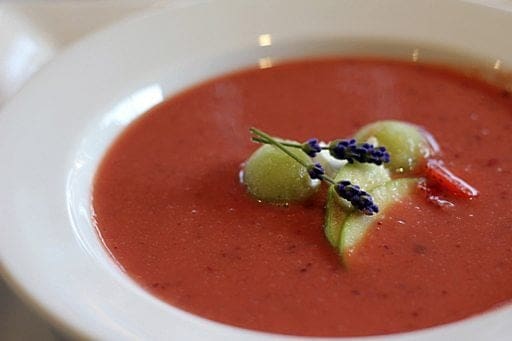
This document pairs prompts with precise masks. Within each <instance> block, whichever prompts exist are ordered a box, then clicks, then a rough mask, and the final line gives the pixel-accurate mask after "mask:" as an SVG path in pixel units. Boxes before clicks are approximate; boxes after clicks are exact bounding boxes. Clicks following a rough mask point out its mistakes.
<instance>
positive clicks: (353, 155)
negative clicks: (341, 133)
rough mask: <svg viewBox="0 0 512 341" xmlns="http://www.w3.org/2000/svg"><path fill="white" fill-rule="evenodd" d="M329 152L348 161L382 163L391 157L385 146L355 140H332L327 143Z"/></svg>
mask: <svg viewBox="0 0 512 341" xmlns="http://www.w3.org/2000/svg"><path fill="white" fill-rule="evenodd" d="M329 153H330V154H331V155H332V156H333V157H335V158H336V159H340V160H347V161H348V162H349V163H354V161H357V162H366V163H374V164H376V165H382V164H383V163H388V162H389V161H390V159H391V157H390V155H389V153H388V152H387V150H386V148H385V147H377V148H376V147H374V146H373V145H372V144H369V143H356V140H354V139H351V140H334V141H332V142H331V143H330V144H329Z"/></svg>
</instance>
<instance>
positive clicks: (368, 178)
mask: <svg viewBox="0 0 512 341" xmlns="http://www.w3.org/2000/svg"><path fill="white" fill-rule="evenodd" d="M342 180H348V181H350V182H352V183H353V184H357V185H358V186H359V187H361V188H362V189H364V190H365V191H369V190H371V189H373V188H374V187H376V186H379V185H382V184H383V183H386V182H388V181H389V180H391V178H390V175H389V170H388V169H386V168H384V167H383V166H377V165H374V164H369V163H353V164H348V165H345V166H344V167H343V168H341V169H340V171H339V172H338V174H337V175H336V178H335V181H342ZM353 210H354V209H353V207H352V205H351V204H350V203H349V202H348V201H346V200H344V199H342V198H340V197H339V196H338V195H337V194H336V192H335V191H334V188H333V186H331V187H330V188H329V192H328V193H327V205H326V208H325V224H324V233H325V236H326V237H327V240H329V242H330V243H331V245H332V246H334V247H338V245H339V240H340V233H341V227H342V226H343V223H344V221H345V219H346V217H347V216H348V215H349V214H350V213H351V212H352V211H353Z"/></svg>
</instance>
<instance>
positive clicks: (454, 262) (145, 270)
mask: <svg viewBox="0 0 512 341" xmlns="http://www.w3.org/2000/svg"><path fill="white" fill-rule="evenodd" d="M381 119H399V120H404V121H409V122H411V123H415V124H419V125H422V126H424V127H425V128H426V129H427V130H428V131H430V132H431V133H432V134H433V135H434V136H435V137H436V138H437V140H438V142H439V144H440V146H441V150H442V158H443V160H445V162H446V164H447V165H448V167H449V168H450V169H451V170H453V171H454V172H455V173H456V174H458V175H459V176H461V177H462V178H464V179H465V180H467V181H468V182H469V183H471V184H472V185H473V186H474V187H476V188H477V189H478V190H479V191H480V196H479V197H477V198H476V199H473V200H465V199H459V198H454V197H449V200H450V201H452V202H453V203H455V206H454V207H451V208H444V209H441V208H439V207H436V206H434V205H432V204H430V203H429V202H428V201H427V200H425V197H424V195H422V194H421V193H417V194H415V195H413V196H412V197H410V198H409V199H407V200H406V201H405V203H403V205H399V206H395V207H393V208H392V209H391V210H390V211H387V212H386V213H384V214H382V215H381V216H380V219H379V221H378V222H377V224H376V226H375V227H374V228H373V230H372V232H371V233H370V234H369V236H368V237H367V238H366V239H365V241H364V243H363V245H362V246H361V247H360V248H358V249H357V250H356V252H355V253H353V254H352V255H351V256H350V259H349V267H348V268H343V266H342V265H341V264H340V261H339V257H338V255H337V254H336V251H335V250H334V249H332V248H331V246H330V245H329V243H328V241H327V240H326V239H325V237H324V234H323V231H322V224H323V217H324V204H325V192H320V193H319V194H318V195H316V196H315V197H314V199H312V200H310V201H308V202H307V203H305V204H294V205H289V206H287V207H285V206H273V205H269V204H264V203H260V202H258V201H256V200H254V199H253V198H252V197H250V196H249V195H248V194H247V193H246V190H245V188H244V187H243V186H242V185H240V183H239V170H240V167H241V164H242V163H243V161H244V160H245V159H247V157H248V156H249V155H250V154H251V153H252V152H253V151H254V150H255V149H256V148H257V147H258V145H256V144H254V143H251V141H250V138H249V133H248V128H249V127H251V126H255V127H258V128H261V129H263V130H265V131H267V132H269V133H271V134H273V135H277V136H283V137H287V138H291V139H295V140H298V141H303V140H306V139H307V138H310V137H319V138H321V139H323V140H325V141H329V140H332V139H335V138H344V137H350V136H351V134H353V133H354V132H355V131H356V130H357V129H358V128H360V127H361V126H362V125H364V124H366V123H369V122H372V121H376V120H381ZM511 134H512V98H511V96H510V94H509V93H508V92H505V91H503V90H501V89H499V88H495V87H492V86H489V85H486V84H484V83H483V82H480V81H478V80H476V79H472V78H469V77H466V76H464V75H462V74H458V73H456V72H452V71H449V70H446V69H444V68H440V67H435V66H427V65H419V64H413V63H407V62H395V61H388V60H377V59H330V60H316V61H302V62H294V63H289V64H282V65H279V66H276V67H272V68H268V69H262V70H247V71H242V72H239V73H235V74H230V75H227V76H224V77H221V78H217V79H214V80H211V81H209V82H206V83H204V84H201V85H199V86H197V87H195V88H192V89H189V90H187V91H185V92H183V93H181V94H179V95H177V96H175V97H173V98H171V99H169V100H167V101H165V102H164V103H162V104H160V105H158V106H157V107H155V108H154V109H152V110H150V111H149V112H148V113H146V114H145V115H143V116H142V117H141V118H139V119H138V120H136V121H135V122H134V123H133V124H131V125H130V126H129V127H128V128H127V129H126V130H125V131H124V132H123V134H122V135H121V136H120V137H119V138H118V139H117V140H116V141H115V143H114V144H113V145H112V147H111V148H110V150H109V151H108V152H107V154H106V156H105V158H104V160H103V161H102V163H101V166H100V168H99V170H98V172H97V175H96V179H95V185H94V192H93V207H94V212H95V219H96V221H97V227H98V230H99V233H100V235H101V237H102V239H103V241H104V243H105V245H106V247H107V248H108V249H109V251H110V252H111V253H112V255H113V257H115V259H116V261H117V262H118V263H119V264H120V265H121V266H122V267H123V269H124V270H125V271H126V272H127V274H128V275H130V276H131V277H132V278H133V279H135V280H136V281H137V282H138V283H139V284H140V285H141V286H143V287H144V288H146V289H147V290H148V291H150V292H151V293H153V294H154V295H156V296H158V297H159V298H161V299H162V300H164V301H166V302H168V303H170V304H172V305H174V306H176V307H179V308H182V309H184V310H186V311H189V312H192V313H194V314H197V315H200V316H203V317H205V318H208V319H212V320H215V321H220V322H223V323H227V324H231V325H235V326H239V327H244V328H250V329H256V330H262V331H267V332H275V333H285V334H296V335H321V336H342V335H343V336H348V335H372V334H385V333H393V332H403V331H409V330H414V329H418V328H425V327H429V326H434V325H439V324H443V323H447V322H450V321H455V320H459V319H462V318H465V317H468V316H470V315H473V314H476V313H480V312H483V311H485V310H488V309H491V308H494V307H496V306H497V305H500V304H503V303H505V302H507V301H508V300H510V299H511V298H512V285H511V284H510V283H512V205H511V200H512V181H511V168H512V153H511V149H510V144H509V141H510V136H511Z"/></svg>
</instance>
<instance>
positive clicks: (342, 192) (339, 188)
mask: <svg viewBox="0 0 512 341" xmlns="http://www.w3.org/2000/svg"><path fill="white" fill-rule="evenodd" d="M334 190H335V191H336V193H337V194H338V195H339V196H340V197H342V198H343V199H346V200H348V201H350V203H351V204H352V206H354V207H355V208H357V209H358V210H360V211H361V212H363V213H364V214H366V215H373V214H374V213H378V212H379V207H378V206H377V205H375V204H374V202H373V198H372V197H371V195H370V194H368V193H366V192H365V191H363V190H362V189H361V188H360V187H359V186H357V185H353V184H352V183H350V181H346V180H344V181H340V182H338V183H337V184H336V185H335V186H334Z"/></svg>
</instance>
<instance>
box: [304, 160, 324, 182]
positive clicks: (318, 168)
mask: <svg viewBox="0 0 512 341" xmlns="http://www.w3.org/2000/svg"><path fill="white" fill-rule="evenodd" d="M308 173H309V176H310V177H311V179H320V180H321V179H322V177H323V175H324V174H325V171H324V168H323V167H322V165H321V164H319V163H315V164H314V165H311V166H310V167H308Z"/></svg>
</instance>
